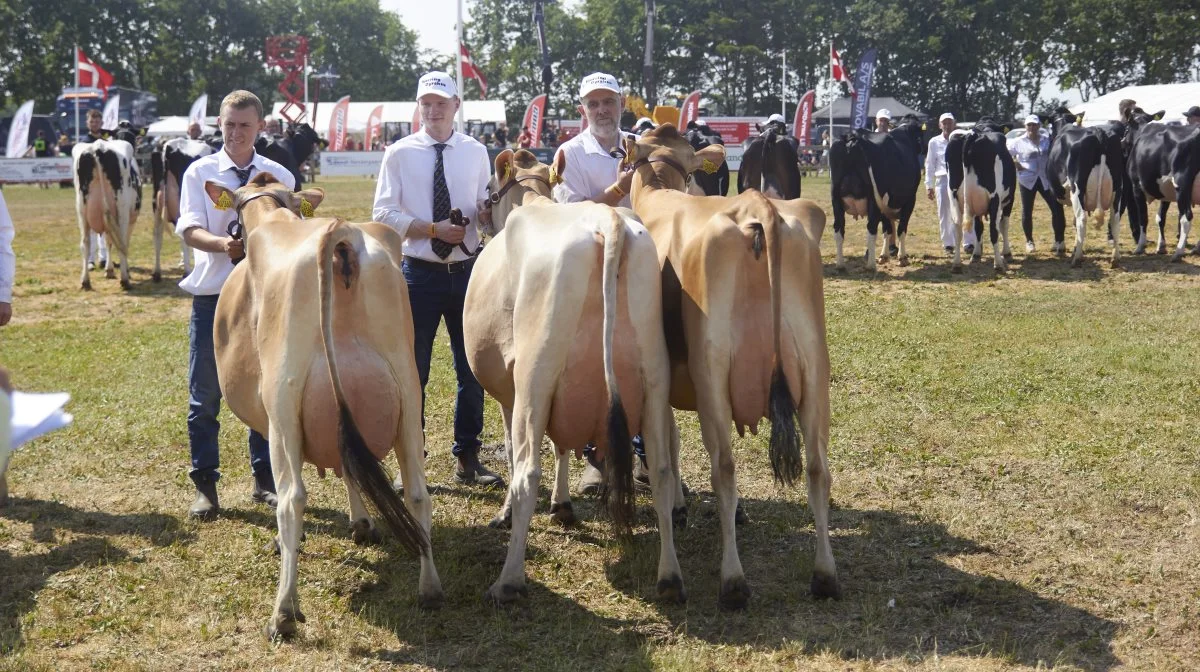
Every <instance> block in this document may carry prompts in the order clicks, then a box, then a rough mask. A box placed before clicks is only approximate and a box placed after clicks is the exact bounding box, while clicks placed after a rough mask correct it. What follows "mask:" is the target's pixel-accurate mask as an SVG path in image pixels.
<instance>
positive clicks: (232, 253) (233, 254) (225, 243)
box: [221, 238, 246, 261]
mask: <svg viewBox="0 0 1200 672" xmlns="http://www.w3.org/2000/svg"><path fill="white" fill-rule="evenodd" d="M221 246H222V247H224V248H225V254H228V255H229V260H230V261H237V260H239V259H241V258H242V257H244V256H246V246H245V245H244V244H242V241H240V240H235V239H233V238H222V239H221Z"/></svg>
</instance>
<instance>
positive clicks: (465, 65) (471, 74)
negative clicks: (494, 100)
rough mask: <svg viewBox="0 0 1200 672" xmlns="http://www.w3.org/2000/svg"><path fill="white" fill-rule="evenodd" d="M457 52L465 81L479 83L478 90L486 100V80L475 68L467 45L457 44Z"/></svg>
mask: <svg viewBox="0 0 1200 672" xmlns="http://www.w3.org/2000/svg"><path fill="white" fill-rule="evenodd" d="M458 50H459V52H460V53H462V74H463V77H466V78H467V79H473V80H475V81H477V82H479V90H480V91H481V92H483V97H484V98H485V99H486V98H487V78H485V77H484V76H483V72H482V71H480V69H479V68H477V67H475V61H473V60H471V52H469V51H467V45H465V44H463V43H462V42H459V43H458Z"/></svg>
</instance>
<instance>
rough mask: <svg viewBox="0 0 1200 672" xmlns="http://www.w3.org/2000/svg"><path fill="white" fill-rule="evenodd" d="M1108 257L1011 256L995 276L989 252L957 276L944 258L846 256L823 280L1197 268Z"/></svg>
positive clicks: (1085, 278)
mask: <svg viewBox="0 0 1200 672" xmlns="http://www.w3.org/2000/svg"><path fill="white" fill-rule="evenodd" d="M1109 258H1110V257H1109V253H1108V252H1107V251H1105V252H1103V253H1093V254H1085V255H1084V257H1083V259H1081V260H1080V262H1079V266H1076V267H1072V266H1071V259H1070V256H1069V254H1068V256H1065V257H1062V258H1059V257H1056V256H1050V255H1046V254H1039V255H1036V256H1033V257H1026V256H1025V255H1023V254H1017V255H1016V256H1015V257H1014V259H1012V260H1011V261H1009V262H1008V269H1007V270H1006V271H1004V272H997V271H996V270H995V268H994V267H993V263H992V257H991V252H990V250H989V251H988V253H987V254H986V255H985V256H984V257H983V259H982V260H981V261H977V262H975V263H969V262H970V259H969V258H968V257H966V256H964V257H963V267H962V273H954V272H953V271H952V270H951V260H950V258H949V257H948V256H942V255H936V256H934V255H926V256H923V257H915V258H914V260H913V263H912V265H910V266H908V267H906V268H902V267H900V266H898V265H897V263H896V261H895V260H892V261H889V262H888V263H887V264H881V265H879V266H878V270H876V271H869V270H867V267H866V263H865V262H864V260H863V259H862V257H861V255H860V256H858V257H855V258H850V257H847V258H846V270H845V271H844V272H843V271H839V270H838V269H837V266H836V264H834V263H826V264H825V277H826V278H827V279H835V278H836V279H842V280H855V281H865V282H888V281H896V282H905V281H909V282H928V283H933V284H961V283H967V284H981V283H991V282H995V281H997V280H1004V279H1010V280H1011V279H1026V280H1047V281H1052V282H1095V281H1098V280H1103V279H1104V278H1107V277H1111V276H1114V275H1119V274H1121V273H1139V274H1145V275H1188V276H1197V275H1200V264H1196V263H1189V262H1186V261H1185V262H1182V263H1170V262H1169V259H1170V256H1162V255H1154V254H1145V255H1138V256H1133V255H1129V254H1122V255H1121V260H1120V265H1119V266H1118V268H1116V269H1114V268H1112V266H1111V264H1110V262H1109Z"/></svg>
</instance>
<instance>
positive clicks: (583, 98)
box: [554, 72, 633, 208]
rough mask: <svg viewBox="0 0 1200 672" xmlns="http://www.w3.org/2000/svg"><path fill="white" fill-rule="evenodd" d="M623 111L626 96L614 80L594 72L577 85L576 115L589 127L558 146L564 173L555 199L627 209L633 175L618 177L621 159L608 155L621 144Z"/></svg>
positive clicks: (555, 193) (555, 191) (615, 79)
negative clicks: (564, 159)
mask: <svg viewBox="0 0 1200 672" xmlns="http://www.w3.org/2000/svg"><path fill="white" fill-rule="evenodd" d="M624 109H625V96H623V95H621V86H620V85H619V84H617V78H616V77H613V76H612V75H609V74H606V73H603V72H594V73H592V74H590V75H588V76H587V77H584V78H583V80H582V81H581V82H580V83H579V112H580V114H582V115H583V116H584V117H585V118H586V119H587V123H588V127H587V128H586V129H584V130H583V132H582V133H580V134H579V135H576V136H575V137H573V138H571V139H570V140H568V141H566V142H564V143H563V144H562V146H561V147H559V150H558V151H560V152H563V153H564V155H565V158H566V160H567V170H566V171H565V174H564V175H563V176H562V178H563V181H562V183H561V184H559V185H558V186H556V187H555V188H554V200H556V201H558V202H559V203H575V202H578V201H594V202H596V203H604V204H605V205H612V206H618V205H619V206H623V207H626V208H628V207H629V187H630V185H631V184H632V183H633V173H632V172H627V173H625V174H624V175H622V174H620V169H619V167H620V164H621V160H620V159H619V158H616V157H613V156H612V155H610V154H609V152H610V151H611V150H613V149H616V148H619V147H621V146H622V144H623V140H622V136H623V134H622V133H621V129H620V127H619V122H620V120H621V111H622V110H624Z"/></svg>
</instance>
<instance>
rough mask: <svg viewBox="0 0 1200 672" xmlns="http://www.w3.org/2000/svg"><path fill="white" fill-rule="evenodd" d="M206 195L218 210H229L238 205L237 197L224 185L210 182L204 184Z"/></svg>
mask: <svg viewBox="0 0 1200 672" xmlns="http://www.w3.org/2000/svg"><path fill="white" fill-rule="evenodd" d="M204 193H206V194H208V198H209V200H211V201H212V202H213V205H214V206H216V208H217V209H218V210H228V209H230V208H232V207H233V206H234V204H236V203H237V195H236V194H234V193H233V192H232V191H230V190H229V188H228V187H225V186H224V185H222V184H220V183H217V182H213V181H212V180H208V181H207V182H205V183H204Z"/></svg>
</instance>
